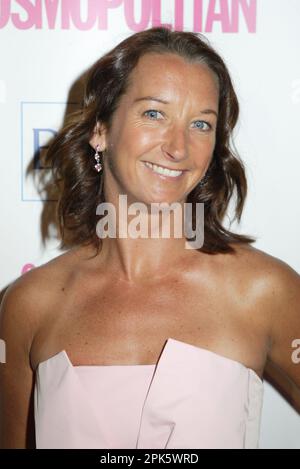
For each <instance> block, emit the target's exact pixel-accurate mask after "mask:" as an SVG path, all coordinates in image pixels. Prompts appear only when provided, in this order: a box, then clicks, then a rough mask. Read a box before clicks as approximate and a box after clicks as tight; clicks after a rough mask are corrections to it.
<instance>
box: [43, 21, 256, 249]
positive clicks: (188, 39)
mask: <svg viewBox="0 0 300 469" xmlns="http://www.w3.org/2000/svg"><path fill="white" fill-rule="evenodd" d="M147 52H156V53H159V54H165V53H174V54H178V55H179V56H181V57H183V58H184V59H185V60H187V61H189V62H197V63H203V64H206V65H207V66H208V67H209V68H210V69H211V70H212V71H213V72H214V74H215V75H216V77H217V80H218V84H219V110H218V111H219V116H218V122H217V128H216V144H215V148H214V153H213V156H212V160H211V163H210V166H209V168H208V170H207V173H206V177H205V180H206V182H205V184H204V185H201V184H198V185H197V186H196V187H195V188H194V189H193V190H192V192H191V193H190V194H189V195H188V197H187V202H191V203H192V204H193V214H194V213H195V210H194V207H195V204H196V203H197V202H203V203H204V244H203V246H202V247H201V248H199V250H200V251H203V252H206V253H211V254H215V253H218V252H234V248H233V247H232V246H231V245H232V244H233V243H252V242H254V241H255V238H253V237H249V236H246V235H242V234H237V233H233V232H231V231H229V230H228V229H226V228H225V227H224V226H223V225H222V221H223V219H224V216H225V214H226V211H227V208H228V205H229V202H230V199H231V198H232V196H233V195H236V197H235V203H234V218H233V220H232V221H234V220H235V219H236V220H237V221H238V222H240V219H241V215H242V211H243V207H244V203H245V199H246V194H247V181H246V176H245V167H244V164H243V163H242V161H241V159H240V158H239V156H238V154H237V153H236V152H235V151H233V149H232V143H231V142H232V132H233V129H234V127H235V125H236V122H237V119H238V115H239V105H238V100H237V96H236V93H235V91H234V88H233V85H232V81H231V78H230V75H229V72H228V69H227V67H226V65H225V63H224V61H223V60H222V58H221V57H220V55H219V54H218V53H217V52H216V51H215V50H214V49H213V48H212V47H211V45H209V43H208V41H207V39H206V38H205V37H203V36H202V35H201V34H199V33H193V32H183V31H172V30H170V29H169V28H167V27H154V28H150V29H147V30H144V31H141V32H138V33H135V34H133V35H131V36H129V37H128V38H126V39H125V40H123V41H122V42H120V43H119V44H118V45H117V46H116V47H114V48H113V49H111V50H110V51H109V52H108V53H106V54H105V55H103V56H102V57H100V59H99V60H97V62H95V63H94V65H93V66H92V67H91V68H90V70H89V71H88V73H87V74H86V82H85V90H84V98H83V102H82V108H81V109H80V110H78V111H76V112H74V113H73V114H72V115H71V119H69V121H68V123H67V124H65V126H64V127H63V128H62V129H61V130H60V131H59V132H58V134H57V135H56V136H55V138H54V140H53V141H52V143H51V145H50V147H49V149H48V152H47V160H49V161H50V166H51V168H52V172H53V178H54V182H55V183H56V184H57V185H60V183H62V190H61V193H60V195H59V200H58V203H57V208H56V215H57V220H58V224H59V229H60V234H61V238H62V244H61V246H63V247H64V246H65V245H66V243H65V235H66V230H67V231H68V232H69V234H70V233H71V243H72V244H76V245H78V244H86V243H87V244H90V243H92V244H94V245H95V246H96V247H98V248H99V247H100V244H101V239H100V238H99V237H98V235H97V233H96V224H97V221H98V219H99V216H97V215H96V207H97V205H98V204H99V203H101V202H103V201H104V195H103V176H101V174H99V173H97V172H96V171H95V169H94V164H93V161H94V159H93V156H94V153H95V151H94V149H93V148H92V147H91V145H90V144H89V140H90V139H91V137H92V134H93V132H94V129H95V126H96V125H97V124H104V125H105V126H106V128H107V129H108V130H109V129H110V126H111V122H112V117H113V114H114V111H115V110H116V108H117V106H118V103H119V100H120V97H121V96H122V95H123V94H124V93H125V92H126V89H127V87H128V84H129V78H130V73H131V72H132V70H133V69H134V67H135V66H136V65H137V63H138V60H139V58H140V57H141V56H142V55H144V54H146V53H147ZM94 162H95V161H94ZM193 216H194V215H193ZM193 223H194V221H193Z"/></svg>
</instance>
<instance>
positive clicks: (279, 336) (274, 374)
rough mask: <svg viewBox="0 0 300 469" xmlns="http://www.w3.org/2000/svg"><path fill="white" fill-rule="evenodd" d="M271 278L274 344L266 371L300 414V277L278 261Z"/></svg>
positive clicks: (271, 327) (272, 337) (272, 341)
mask: <svg viewBox="0 0 300 469" xmlns="http://www.w3.org/2000/svg"><path fill="white" fill-rule="evenodd" d="M270 278H271V282H270V283H269V285H270V287H271V289H270V298H271V309H272V314H271V317H272V323H271V326H270V331H271V332H270V335H271V347H270V351H269V355H268V363H267V367H266V371H267V374H269V375H270V377H271V379H273V380H274V381H275V385H276V381H277V384H278V388H279V390H280V391H282V393H283V394H286V397H287V398H288V400H289V401H290V402H291V404H292V405H293V406H294V408H295V409H296V410H297V411H298V412H299V413H300V276H299V275H298V274H297V272H296V271H295V270H293V269H292V268H291V267H290V266H288V265H287V264H286V263H284V262H282V261H279V262H278V268H275V269H274V271H273V272H272V273H271V275H270Z"/></svg>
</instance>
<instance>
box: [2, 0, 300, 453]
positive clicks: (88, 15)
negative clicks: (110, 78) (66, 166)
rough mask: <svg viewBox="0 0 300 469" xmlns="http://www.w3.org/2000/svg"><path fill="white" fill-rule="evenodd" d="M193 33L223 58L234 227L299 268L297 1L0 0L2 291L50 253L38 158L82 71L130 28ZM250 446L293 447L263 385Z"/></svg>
mask: <svg viewBox="0 0 300 469" xmlns="http://www.w3.org/2000/svg"><path fill="white" fill-rule="evenodd" d="M161 24H164V25H170V26H171V27H172V28H173V29H179V30H184V31H195V32H201V33H203V34H204V35H205V36H206V37H207V38H208V40H209V41H210V43H211V44H212V45H213V46H214V47H215V48H216V49H217V51H218V52H219V53H220V54H221V55H222V57H223V58H224V60H225V62H226V63H227V65H228V67H229V70H230V72H231V76H232V79H233V82H234V85H235V88H236V91H237V94H238V98H239V102H240V106H241V113H240V120H239V123H238V126H237V129H236V135H235V143H236V147H237V149H238V151H239V154H240V156H241V158H242V159H243V161H244V162H245V166H246V171H247V176H248V184H249V193H248V198H247V202H246V207H245V211H244V216H243V220H242V223H241V224H240V225H238V226H237V225H232V228H234V229H235V230H237V231H239V232H244V233H247V234H252V235H254V236H256V237H257V242H256V244H255V246H256V247H258V248H259V249H262V250H264V251H265V252H267V253H269V254H271V255H273V256H276V257H278V258H280V259H282V260H283V261H285V262H287V263H288V264H289V265H291V266H292V267H293V268H294V269H295V270H296V271H298V272H300V249H299V239H300V208H299V200H300V184H299V174H300V146H299V125H300V117H299V116H300V60H299V57H300V50H299V49H300V28H299V24H300V1H299V0H285V1H283V0H0V123H1V125H0V136H1V158H0V165H1V171H0V191H1V198H0V204H1V246H0V249H1V267H2V268H1V272H0V276H1V289H4V288H5V287H6V286H7V285H8V284H9V283H10V282H11V281H12V280H14V279H15V278H16V277H18V276H20V275H22V274H23V273H24V272H26V271H27V270H28V269H31V268H34V267H35V266H38V265H41V264H43V263H45V262H47V261H48V260H50V259H51V258H53V257H56V256H57V255H59V254H61V251H59V249H58V246H59V240H58V239H57V236H56V229H55V226H53V225H52V224H51V223H48V222H47V220H48V219H51V216H50V215H51V213H53V209H54V206H55V198H52V197H51V196H50V197H49V194H48V195H47V196H46V195H45V193H44V192H43V190H42V188H41V187H40V181H41V180H47V178H49V168H47V167H45V166H44V164H43V156H44V155H45V152H46V151H47V145H48V142H49V141H50V139H51V137H53V135H55V133H56V132H57V130H58V129H59V128H60V126H61V125H62V122H63V120H64V118H65V115H66V113H68V112H70V111H72V110H73V109H74V110H75V109H76V108H77V107H78V105H79V103H80V101H81V97H82V86H83V84H82V76H83V73H84V72H85V71H86V70H87V69H88V68H89V67H90V66H91V65H92V64H93V63H94V62H95V61H96V59H97V58H99V57H100V56H101V55H102V54H104V53H105V52H107V51H108V50H109V49H110V48H112V47H113V46H115V45H116V44H117V43H119V42H120V41H121V40H123V39H125V38H126V37H127V36H129V35H131V34H133V33H134V32H137V31H140V30H143V29H147V28H150V27H152V26H157V25H161ZM264 388H265V400H264V407H263V418H262V430H261V440H260V447H261V448H298V449H300V416H299V415H298V414H297V413H296V412H295V411H294V410H293V409H292V408H291V407H290V406H289V404H288V403H287V402H286V401H285V400H284V399H283V398H282V397H281V396H280V395H279V394H278V393H277V391H275V389H273V388H272V387H271V386H270V385H269V384H268V383H266V382H265V383H264Z"/></svg>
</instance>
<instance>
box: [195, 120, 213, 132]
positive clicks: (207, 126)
mask: <svg viewBox="0 0 300 469" xmlns="http://www.w3.org/2000/svg"><path fill="white" fill-rule="evenodd" d="M197 123H199V124H200V125H196V128H197V129H200V130H210V129H211V125H210V124H209V123H208V122H205V121H196V122H195V124H197Z"/></svg>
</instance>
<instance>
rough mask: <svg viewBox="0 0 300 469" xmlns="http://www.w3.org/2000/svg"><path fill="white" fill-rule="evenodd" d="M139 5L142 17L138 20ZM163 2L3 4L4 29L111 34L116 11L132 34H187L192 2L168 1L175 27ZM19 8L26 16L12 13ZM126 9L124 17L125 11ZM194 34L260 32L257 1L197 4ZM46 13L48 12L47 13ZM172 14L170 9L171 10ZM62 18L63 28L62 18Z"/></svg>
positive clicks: (20, 0)
mask: <svg viewBox="0 0 300 469" xmlns="http://www.w3.org/2000/svg"><path fill="white" fill-rule="evenodd" d="M137 1H138V2H139V6H140V7H141V10H139V11H141V13H140V14H139V16H140V17H139V18H137V8H136V7H137ZM161 1H162V0H85V1H84V2H83V1H82V0H0V29H1V28H4V27H6V26H7V24H8V23H9V21H10V20H11V22H12V24H13V25H14V26H15V27H16V28H17V29H21V30H22V29H29V28H36V29H41V28H43V27H48V28H49V29H55V28H59V27H61V28H62V29H70V28H71V27H74V28H76V29H78V30H81V31H87V30H90V29H92V28H95V27H96V28H97V29H101V30H107V29H109V27H110V26H111V25H109V24H108V14H109V12H111V11H112V10H113V9H120V11H119V12H118V13H119V15H121V14H124V19H125V23H126V25H127V26H128V28H130V29H131V30H132V31H135V32H137V31H140V30H145V29H147V28H148V27H149V26H165V27H167V28H170V29H175V30H177V31H183V30H184V29H185V26H184V18H185V13H186V11H185V10H184V7H186V6H187V3H188V2H185V1H184V0H173V2H171V0H168V7H170V6H171V8H172V9H173V11H174V22H173V24H170V23H164V22H162V5H161ZM16 4H17V5H18V7H19V8H21V10H22V12H21V13H20V12H19V9H18V11H17V12H16V11H11V10H12V8H13V6H15V5H16ZM123 6H124V13H123V9H122V10H121V7H123ZM189 7H193V30H194V31H195V32H205V33H211V32H212V31H213V30H214V29H215V27H216V25H217V26H218V27H219V28H220V30H221V31H222V32H224V33H237V32H239V29H240V27H241V23H242V21H243V25H245V27H246V28H247V30H248V32H250V33H255V32H256V17H257V0H205V1H203V0H194V1H193V5H190V4H189ZM43 9H44V10H43ZM168 11H170V8H169V10H168ZM59 14H61V24H60V25H59V24H57V23H58V20H57V18H58V15H59Z"/></svg>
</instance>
